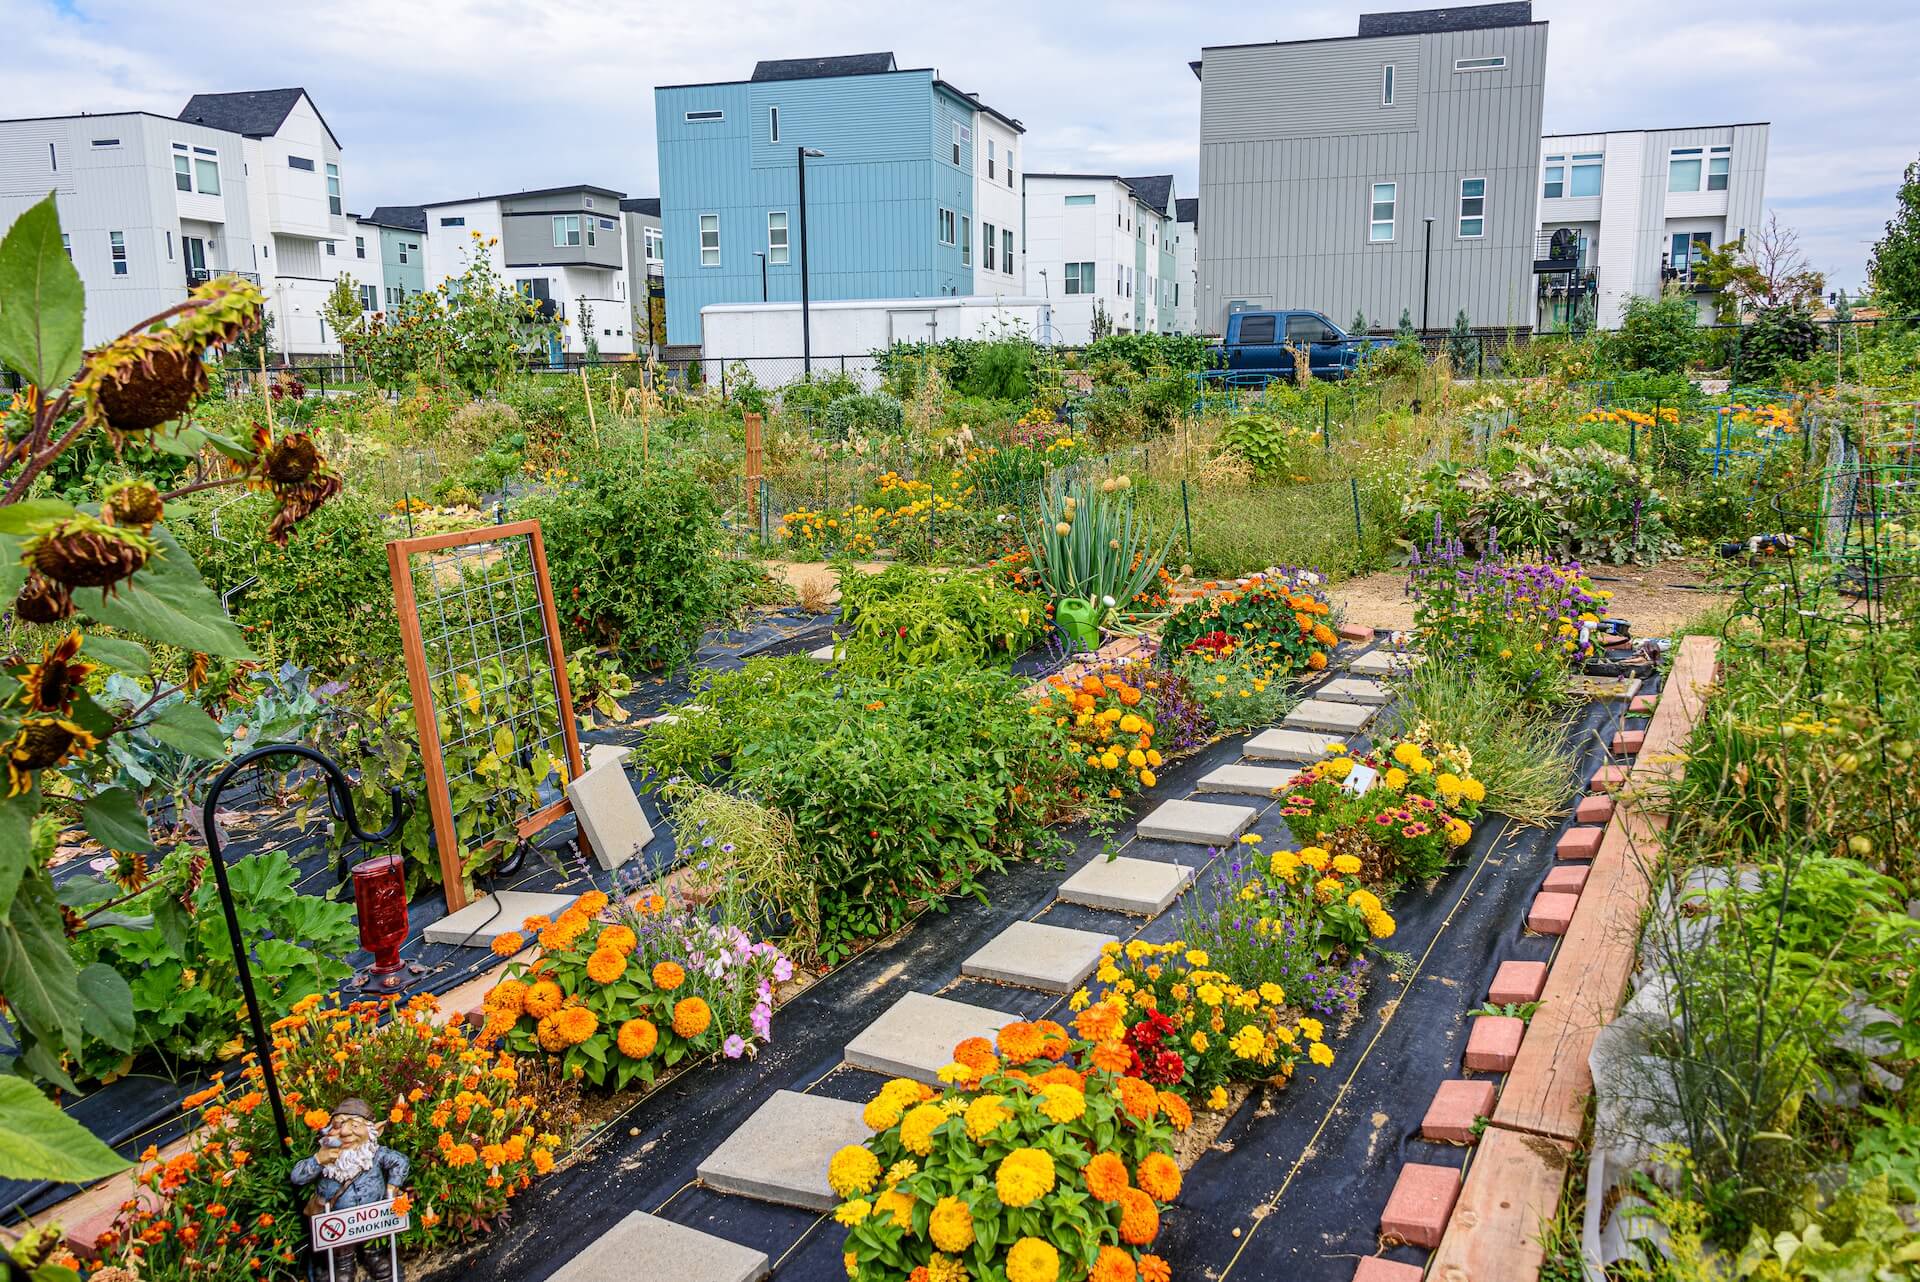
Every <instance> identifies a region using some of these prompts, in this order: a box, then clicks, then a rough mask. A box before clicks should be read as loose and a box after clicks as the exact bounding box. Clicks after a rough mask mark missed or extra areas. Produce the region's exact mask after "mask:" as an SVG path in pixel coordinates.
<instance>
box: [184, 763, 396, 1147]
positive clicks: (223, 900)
mask: <svg viewBox="0 0 1920 1282" xmlns="http://www.w3.org/2000/svg"><path fill="white" fill-rule="evenodd" d="M266 757H300V758H302V759H304V760H306V761H310V762H312V763H313V764H314V765H316V766H319V767H320V769H321V771H322V773H324V774H325V775H326V777H327V793H328V796H329V797H330V798H331V800H332V803H333V813H334V817H335V818H337V819H339V820H341V821H342V822H344V823H345V824H346V825H347V831H348V832H350V833H352V834H353V839H354V840H355V841H358V842H360V843H361V844H362V845H378V844H379V843H380V842H383V841H390V840H392V838H393V837H394V836H395V834H397V833H398V832H399V831H400V825H401V824H403V823H405V822H406V818H407V810H408V809H409V807H410V802H409V800H408V797H407V794H406V792H405V791H404V790H403V789H400V788H394V789H393V790H392V793H391V800H390V801H389V805H390V806H391V808H392V811H393V817H392V818H391V819H389V820H388V821H387V826H386V827H385V828H382V829H381V830H380V831H379V832H367V831H366V830H365V829H363V828H361V827H360V820H359V818H358V817H357V816H356V815H355V814H354V809H353V793H352V792H351V791H350V790H349V789H348V787H347V775H346V772H345V771H344V770H342V769H341V768H340V764H339V763H338V762H337V761H335V760H334V759H333V758H332V757H329V756H328V755H327V754H326V753H324V752H320V751H318V750H316V749H313V748H308V747H305V746H303V745H301V744H297V743H264V744H261V745H260V746H259V747H258V748H255V749H253V751H251V752H244V753H242V754H240V755H239V756H238V757H235V758H234V759H233V760H232V761H230V762H228V763H227V766H226V768H225V769H224V770H222V771H221V772H220V773H219V774H217V775H215V776H214V778H213V784H212V785H211V786H210V787H209V788H208V789H207V799H206V801H205V802H204V803H203V804H202V805H201V807H200V830H201V831H202V832H203V833H205V834H206V838H207V860H208V862H209V863H211V864H212V865H213V881H214V885H215V886H217V887H218V888H219V890H220V908H221V910H222V911H223V912H224V913H225V914H226V917H227V938H228V940H229V941H230V942H231V943H232V944H233V968H234V970H235V971H236V972H238V973H239V976H240V995H241V997H242V998H244V999H245V1001H246V1003H247V1020H248V1022H249V1023H250V1024H251V1025H252V1028H253V1053H254V1054H255V1055H257V1056H258V1057H259V1059H260V1071H261V1073H262V1074H264V1075H265V1079H266V1084H267V1103H268V1104H270V1105H271V1106H272V1107H273V1125H274V1129H275V1130H277V1131H279V1132H280V1149H281V1151H282V1152H285V1151H286V1150H287V1149H288V1148H289V1147H291V1145H292V1143H293V1132H292V1131H291V1130H289V1129H288V1127H287V1110H286V1107H285V1105H283V1104H282V1103H281V1102H280V1083H279V1082H278V1080H276V1079H275V1077H274V1075H273V1041H272V1039H271V1038H269V1037H268V1036H267V1022H266V1020H265V1019H264V1018H263V1017H262V1016H261V1014H260V999H259V998H258V997H257V996H255V995H254V991H253V968H252V967H251V966H249V965H248V964H247V947H246V941H245V940H243V939H242V938H241V937H240V915H239V913H238V912H237V911H236V910H235V908H234V904H233V890H232V888H231V887H229V886H228V884H227V865H226V863H225V861H223V860H222V859H221V858H220V826H219V825H218V824H217V823H216V822H215V821H214V817H213V816H214V810H215V808H216V807H217V806H218V804H219V801H220V794H221V793H222V792H224V791H225V790H226V787H227V785H228V784H229V783H231V782H232V781H233V777H234V776H235V775H237V774H239V773H240V772H241V771H242V770H244V769H246V767H248V766H250V765H252V764H254V763H255V762H256V761H260V760H262V759H264V758H266Z"/></svg>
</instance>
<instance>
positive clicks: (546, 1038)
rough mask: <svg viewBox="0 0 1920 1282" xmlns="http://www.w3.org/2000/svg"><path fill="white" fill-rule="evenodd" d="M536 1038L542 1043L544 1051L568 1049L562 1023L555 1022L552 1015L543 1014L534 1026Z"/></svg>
mask: <svg viewBox="0 0 1920 1282" xmlns="http://www.w3.org/2000/svg"><path fill="white" fill-rule="evenodd" d="M533 1037H534V1040H535V1041H537V1042H539V1043H540V1049H541V1050H543V1051H550V1052H558V1051H563V1050H565V1049H567V1038H566V1034H564V1033H562V1032H561V1031H560V1025H559V1024H557V1023H555V1022H554V1018H553V1016H552V1015H543V1016H541V1018H540V1022H539V1023H538V1024H537V1025H535V1026H534V1030H533Z"/></svg>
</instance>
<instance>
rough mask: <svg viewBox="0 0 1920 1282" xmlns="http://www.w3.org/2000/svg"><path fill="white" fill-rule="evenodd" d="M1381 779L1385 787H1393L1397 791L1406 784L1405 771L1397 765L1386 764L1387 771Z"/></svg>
mask: <svg viewBox="0 0 1920 1282" xmlns="http://www.w3.org/2000/svg"><path fill="white" fill-rule="evenodd" d="M1383 780H1384V782H1385V783H1386V785H1387V787H1389V788H1391V789H1393V790H1394V791H1395V792H1399V791H1400V790H1401V789H1402V788H1405V787H1406V786H1407V772H1406V771H1404V770H1402V769H1401V768H1400V767H1399V766H1388V767H1387V773H1386V774H1385V775H1384V776H1383Z"/></svg>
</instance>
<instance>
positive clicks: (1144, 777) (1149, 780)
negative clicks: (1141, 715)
mask: <svg viewBox="0 0 1920 1282" xmlns="http://www.w3.org/2000/svg"><path fill="white" fill-rule="evenodd" d="M1158 782H1160V780H1159V778H1158V777H1157V776H1156V775H1155V774H1154V773H1153V771H1151V770H1142V771H1141V772H1140V786H1141V787H1142V788H1151V787H1153V785H1154V784H1156V783H1158ZM1032 1240H1033V1239H1032V1238H1028V1239H1027V1241H1029V1242H1031V1241H1032Z"/></svg>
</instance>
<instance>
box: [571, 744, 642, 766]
mask: <svg viewBox="0 0 1920 1282" xmlns="http://www.w3.org/2000/svg"><path fill="white" fill-rule="evenodd" d="M580 746H581V747H582V748H585V749H586V750H587V769H589V770H592V769H593V768H595V767H596V766H604V765H606V764H607V763H608V762H609V761H612V762H616V763H625V761H626V759H627V758H628V757H631V756H632V755H633V749H632V748H629V747H626V746H625V745H623V744H618V743H583V744H581V745H580Z"/></svg>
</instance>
